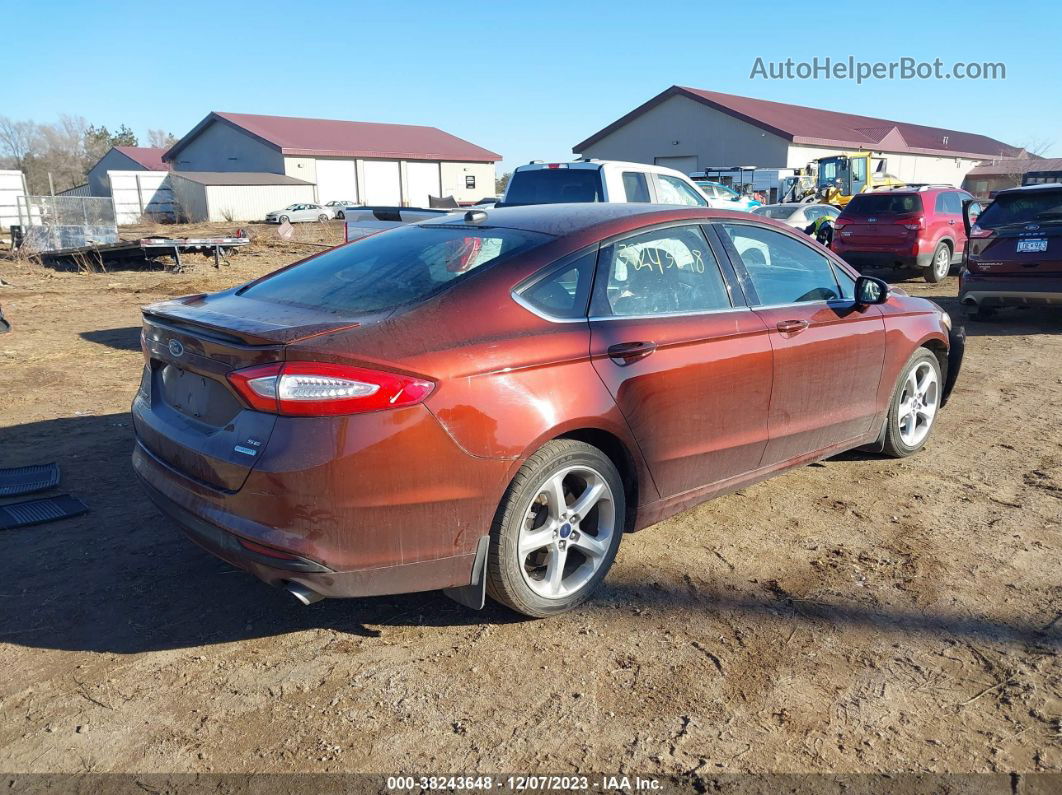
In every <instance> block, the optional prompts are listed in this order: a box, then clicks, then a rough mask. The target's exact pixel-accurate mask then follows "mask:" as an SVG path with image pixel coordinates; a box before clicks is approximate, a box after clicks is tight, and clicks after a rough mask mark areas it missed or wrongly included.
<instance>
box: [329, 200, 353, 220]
mask: <svg viewBox="0 0 1062 795" xmlns="http://www.w3.org/2000/svg"><path fill="white" fill-rule="evenodd" d="M354 204H355V202H352V201H346V200H339V199H333V200H332V201H330V202H325V203H324V208H325V209H326V210H328V214H329V215H331V216H332V217H333V218H338V219H340V220H343V219H344V218H345V217H346V215H347V213H346V211H347V209H348V208H350V207H353V206H354Z"/></svg>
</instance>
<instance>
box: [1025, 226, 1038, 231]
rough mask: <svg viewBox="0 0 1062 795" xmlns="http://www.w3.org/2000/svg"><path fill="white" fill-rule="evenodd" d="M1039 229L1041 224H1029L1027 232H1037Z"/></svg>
mask: <svg viewBox="0 0 1062 795" xmlns="http://www.w3.org/2000/svg"><path fill="white" fill-rule="evenodd" d="M1039 228H1040V225H1039V224H1029V225H1028V226H1027V227H1025V231H1027V232H1035V231H1036V230H1037V229H1039Z"/></svg>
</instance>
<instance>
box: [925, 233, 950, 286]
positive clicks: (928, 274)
mask: <svg viewBox="0 0 1062 795" xmlns="http://www.w3.org/2000/svg"><path fill="white" fill-rule="evenodd" d="M949 273H951V248H949V247H948V244H947V243H940V244H938V245H937V248H936V250H935V251H934V252H933V259H932V260H930V263H929V267H928V268H923V269H922V274H923V275H924V276H925V278H926V281H927V282H929V283H930V284H936V283H937V282H941V281H943V280H944V279H946V278H948V274H949Z"/></svg>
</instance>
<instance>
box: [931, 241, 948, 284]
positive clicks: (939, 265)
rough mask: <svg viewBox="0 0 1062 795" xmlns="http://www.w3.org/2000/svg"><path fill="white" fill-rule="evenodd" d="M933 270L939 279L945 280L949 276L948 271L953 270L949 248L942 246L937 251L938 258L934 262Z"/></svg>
mask: <svg viewBox="0 0 1062 795" xmlns="http://www.w3.org/2000/svg"><path fill="white" fill-rule="evenodd" d="M933 269H934V270H935V271H936V273H937V278H939V279H944V278H946V277H947V275H948V271H950V270H951V251H949V250H948V247H947V246H941V247H940V248H939V249H937V257H936V259H935V260H934V261H933Z"/></svg>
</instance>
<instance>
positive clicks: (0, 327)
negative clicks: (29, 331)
mask: <svg viewBox="0 0 1062 795" xmlns="http://www.w3.org/2000/svg"><path fill="white" fill-rule="evenodd" d="M7 331H11V324H10V323H8V322H7V320H6V319H5V318H4V310H3V309H0V334H3V333H5V332H7Z"/></svg>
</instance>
